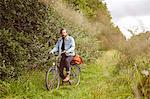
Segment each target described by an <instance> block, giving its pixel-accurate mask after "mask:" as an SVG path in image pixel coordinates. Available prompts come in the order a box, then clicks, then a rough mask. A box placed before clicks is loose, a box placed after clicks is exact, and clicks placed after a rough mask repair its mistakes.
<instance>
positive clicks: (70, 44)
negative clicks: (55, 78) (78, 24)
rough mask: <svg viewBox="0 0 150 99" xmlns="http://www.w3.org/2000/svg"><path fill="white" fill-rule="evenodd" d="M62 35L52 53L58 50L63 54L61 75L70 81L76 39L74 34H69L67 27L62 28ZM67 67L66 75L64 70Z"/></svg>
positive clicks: (64, 79)
mask: <svg viewBox="0 0 150 99" xmlns="http://www.w3.org/2000/svg"><path fill="white" fill-rule="evenodd" d="M60 34H61V37H60V38H59V39H58V41H57V43H56V45H55V47H54V48H53V49H52V50H51V52H50V53H54V52H58V54H59V55H61V56H62V58H61V61H60V77H61V78H62V79H63V81H68V80H69V79H70V70H71V67H70V62H71V61H72V59H73V56H74V55H75V51H74V50H75V41H74V38H73V37H72V36H69V35H68V33H67V31H66V29H61V30H60ZM64 67H65V68H66V73H67V75H66V76H64V74H63V70H64Z"/></svg>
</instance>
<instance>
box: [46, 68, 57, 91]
mask: <svg viewBox="0 0 150 99" xmlns="http://www.w3.org/2000/svg"><path fill="white" fill-rule="evenodd" d="M59 84H60V77H59V73H58V70H57V67H50V68H49V69H48V71H47V73H46V88H47V90H51V91H53V90H54V89H58V88H59Z"/></svg>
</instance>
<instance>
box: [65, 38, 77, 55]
mask: <svg viewBox="0 0 150 99" xmlns="http://www.w3.org/2000/svg"><path fill="white" fill-rule="evenodd" d="M70 39H71V42H70V43H71V47H70V48H69V49H67V50H66V53H70V52H72V51H74V50H75V40H74V38H73V37H71V38H70Z"/></svg>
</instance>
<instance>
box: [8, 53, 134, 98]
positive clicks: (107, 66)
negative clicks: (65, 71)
mask: <svg viewBox="0 0 150 99" xmlns="http://www.w3.org/2000/svg"><path fill="white" fill-rule="evenodd" d="M114 55H115V53H114V52H113V51H111V52H107V53H105V54H104V56H103V57H102V58H100V59H99V60H98V61H97V64H94V65H85V66H82V67H81V82H80V84H79V86H77V87H73V86H70V85H67V84H66V85H64V86H61V87H60V88H59V89H58V90H56V91H54V92H53V93H51V92H48V91H47V90H46V88H45V85H44V81H45V80H44V76H45V73H44V72H41V71H34V72H31V73H30V74H26V76H25V77H23V78H21V80H20V82H19V81H17V82H13V83H12V84H11V87H10V89H13V91H11V92H10V95H9V96H5V98H6V99H22V98H24V99H134V98H133V96H132V94H131V90H130V89H129V87H128V86H126V85H124V84H121V83H118V82H117V83H116V81H117V79H116V78H114V77H113V75H111V72H112V70H113V69H112V68H113V67H114V65H115V64H116V62H117V59H116V58H113V57H114ZM26 79H27V80H26Z"/></svg>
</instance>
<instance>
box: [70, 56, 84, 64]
mask: <svg viewBox="0 0 150 99" xmlns="http://www.w3.org/2000/svg"><path fill="white" fill-rule="evenodd" d="M71 64H72V65H75V64H83V60H82V58H81V57H80V55H75V56H74V57H73V59H72V61H71Z"/></svg>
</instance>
